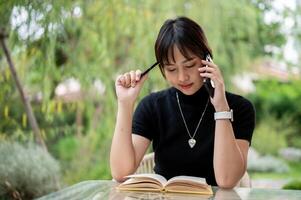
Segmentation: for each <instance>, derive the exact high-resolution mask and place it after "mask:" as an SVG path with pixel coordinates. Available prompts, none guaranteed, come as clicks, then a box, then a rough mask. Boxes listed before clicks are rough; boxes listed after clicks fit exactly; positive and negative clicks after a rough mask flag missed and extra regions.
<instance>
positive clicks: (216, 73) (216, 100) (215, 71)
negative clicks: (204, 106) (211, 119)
mask: <svg viewBox="0 0 301 200" xmlns="http://www.w3.org/2000/svg"><path fill="white" fill-rule="evenodd" d="M202 64H203V67H200V68H199V72H200V76H201V77H202V78H203V79H204V78H210V79H211V81H213V83H214V86H215V88H214V96H213V98H211V97H210V100H211V103H212V105H213V106H214V108H215V111H216V112H219V111H228V110H229V109H230V108H229V105H228V102H227V99H226V94H225V83H224V79H223V76H222V73H221V71H220V69H219V67H218V66H217V65H216V64H214V63H212V62H208V61H206V60H202ZM206 65H207V66H206Z"/></svg>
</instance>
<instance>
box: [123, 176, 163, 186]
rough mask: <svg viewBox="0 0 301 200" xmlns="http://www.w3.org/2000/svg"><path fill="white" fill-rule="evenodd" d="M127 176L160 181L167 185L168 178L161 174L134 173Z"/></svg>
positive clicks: (161, 183)
mask: <svg viewBox="0 0 301 200" xmlns="http://www.w3.org/2000/svg"><path fill="white" fill-rule="evenodd" d="M126 178H135V179H139V180H143V181H147V180H153V181H151V182H154V181H156V182H158V183H159V184H160V185H162V186H163V185H165V184H166V182H167V180H166V179H165V178H164V177H163V176H161V175H159V174H132V175H129V176H126Z"/></svg>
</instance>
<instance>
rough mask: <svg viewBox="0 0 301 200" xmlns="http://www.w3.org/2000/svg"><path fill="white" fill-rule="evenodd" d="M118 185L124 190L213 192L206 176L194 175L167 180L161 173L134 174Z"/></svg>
mask: <svg viewBox="0 0 301 200" xmlns="http://www.w3.org/2000/svg"><path fill="white" fill-rule="evenodd" d="M126 178H129V179H127V180H126V181H124V182H123V183H121V184H119V185H118V186H117V189H119V190H124V191H146V192H147V191H149V192H175V193H190V194H206V195H211V194H213V192H212V188H211V186H210V185H208V184H207V183H206V180H205V179H204V178H200V177H194V176H175V177H173V178H171V179H169V180H166V179H165V178H164V177H163V176H161V175H159V174H134V175H129V176H126Z"/></svg>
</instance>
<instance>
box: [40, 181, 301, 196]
mask: <svg viewBox="0 0 301 200" xmlns="http://www.w3.org/2000/svg"><path fill="white" fill-rule="evenodd" d="M116 185H117V183H116V182H114V181H110V180H91V181H84V182H80V183H78V184H75V185H72V186H70V187H67V188H64V189H62V190H60V191H57V192H54V193H51V194H48V195H46V196H43V197H40V198H39V199H38V200H52V199H55V200H63V199H64V200H65V199H72V200H77V199H78V200H88V199H91V200H147V199H150V200H171V199H175V200H188V199H189V200H194V199H195V200H197V199H198V200H203V199H211V200H253V199H254V200H255V199H256V200H284V199H286V200H297V199H298V200H300V199H301V190H280V189H258V188H234V189H232V190H224V189H220V188H218V187H213V191H214V194H213V195H211V196H206V195H191V194H176V193H155V192H120V191H118V190H116V188H115V187H116Z"/></svg>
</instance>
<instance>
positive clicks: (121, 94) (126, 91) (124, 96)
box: [115, 70, 147, 104]
mask: <svg viewBox="0 0 301 200" xmlns="http://www.w3.org/2000/svg"><path fill="white" fill-rule="evenodd" d="M140 77H141V71H140V70H136V71H130V72H127V73H124V74H122V75H119V76H118V77H117V79H116V81H115V90H116V95H117V98H118V101H119V102H123V103H132V104H134V103H135V101H136V99H137V97H138V95H139V92H140V90H141V88H142V85H143V83H144V81H145V80H146V79H147V75H145V76H143V77H142V78H141V79H140Z"/></svg>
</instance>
